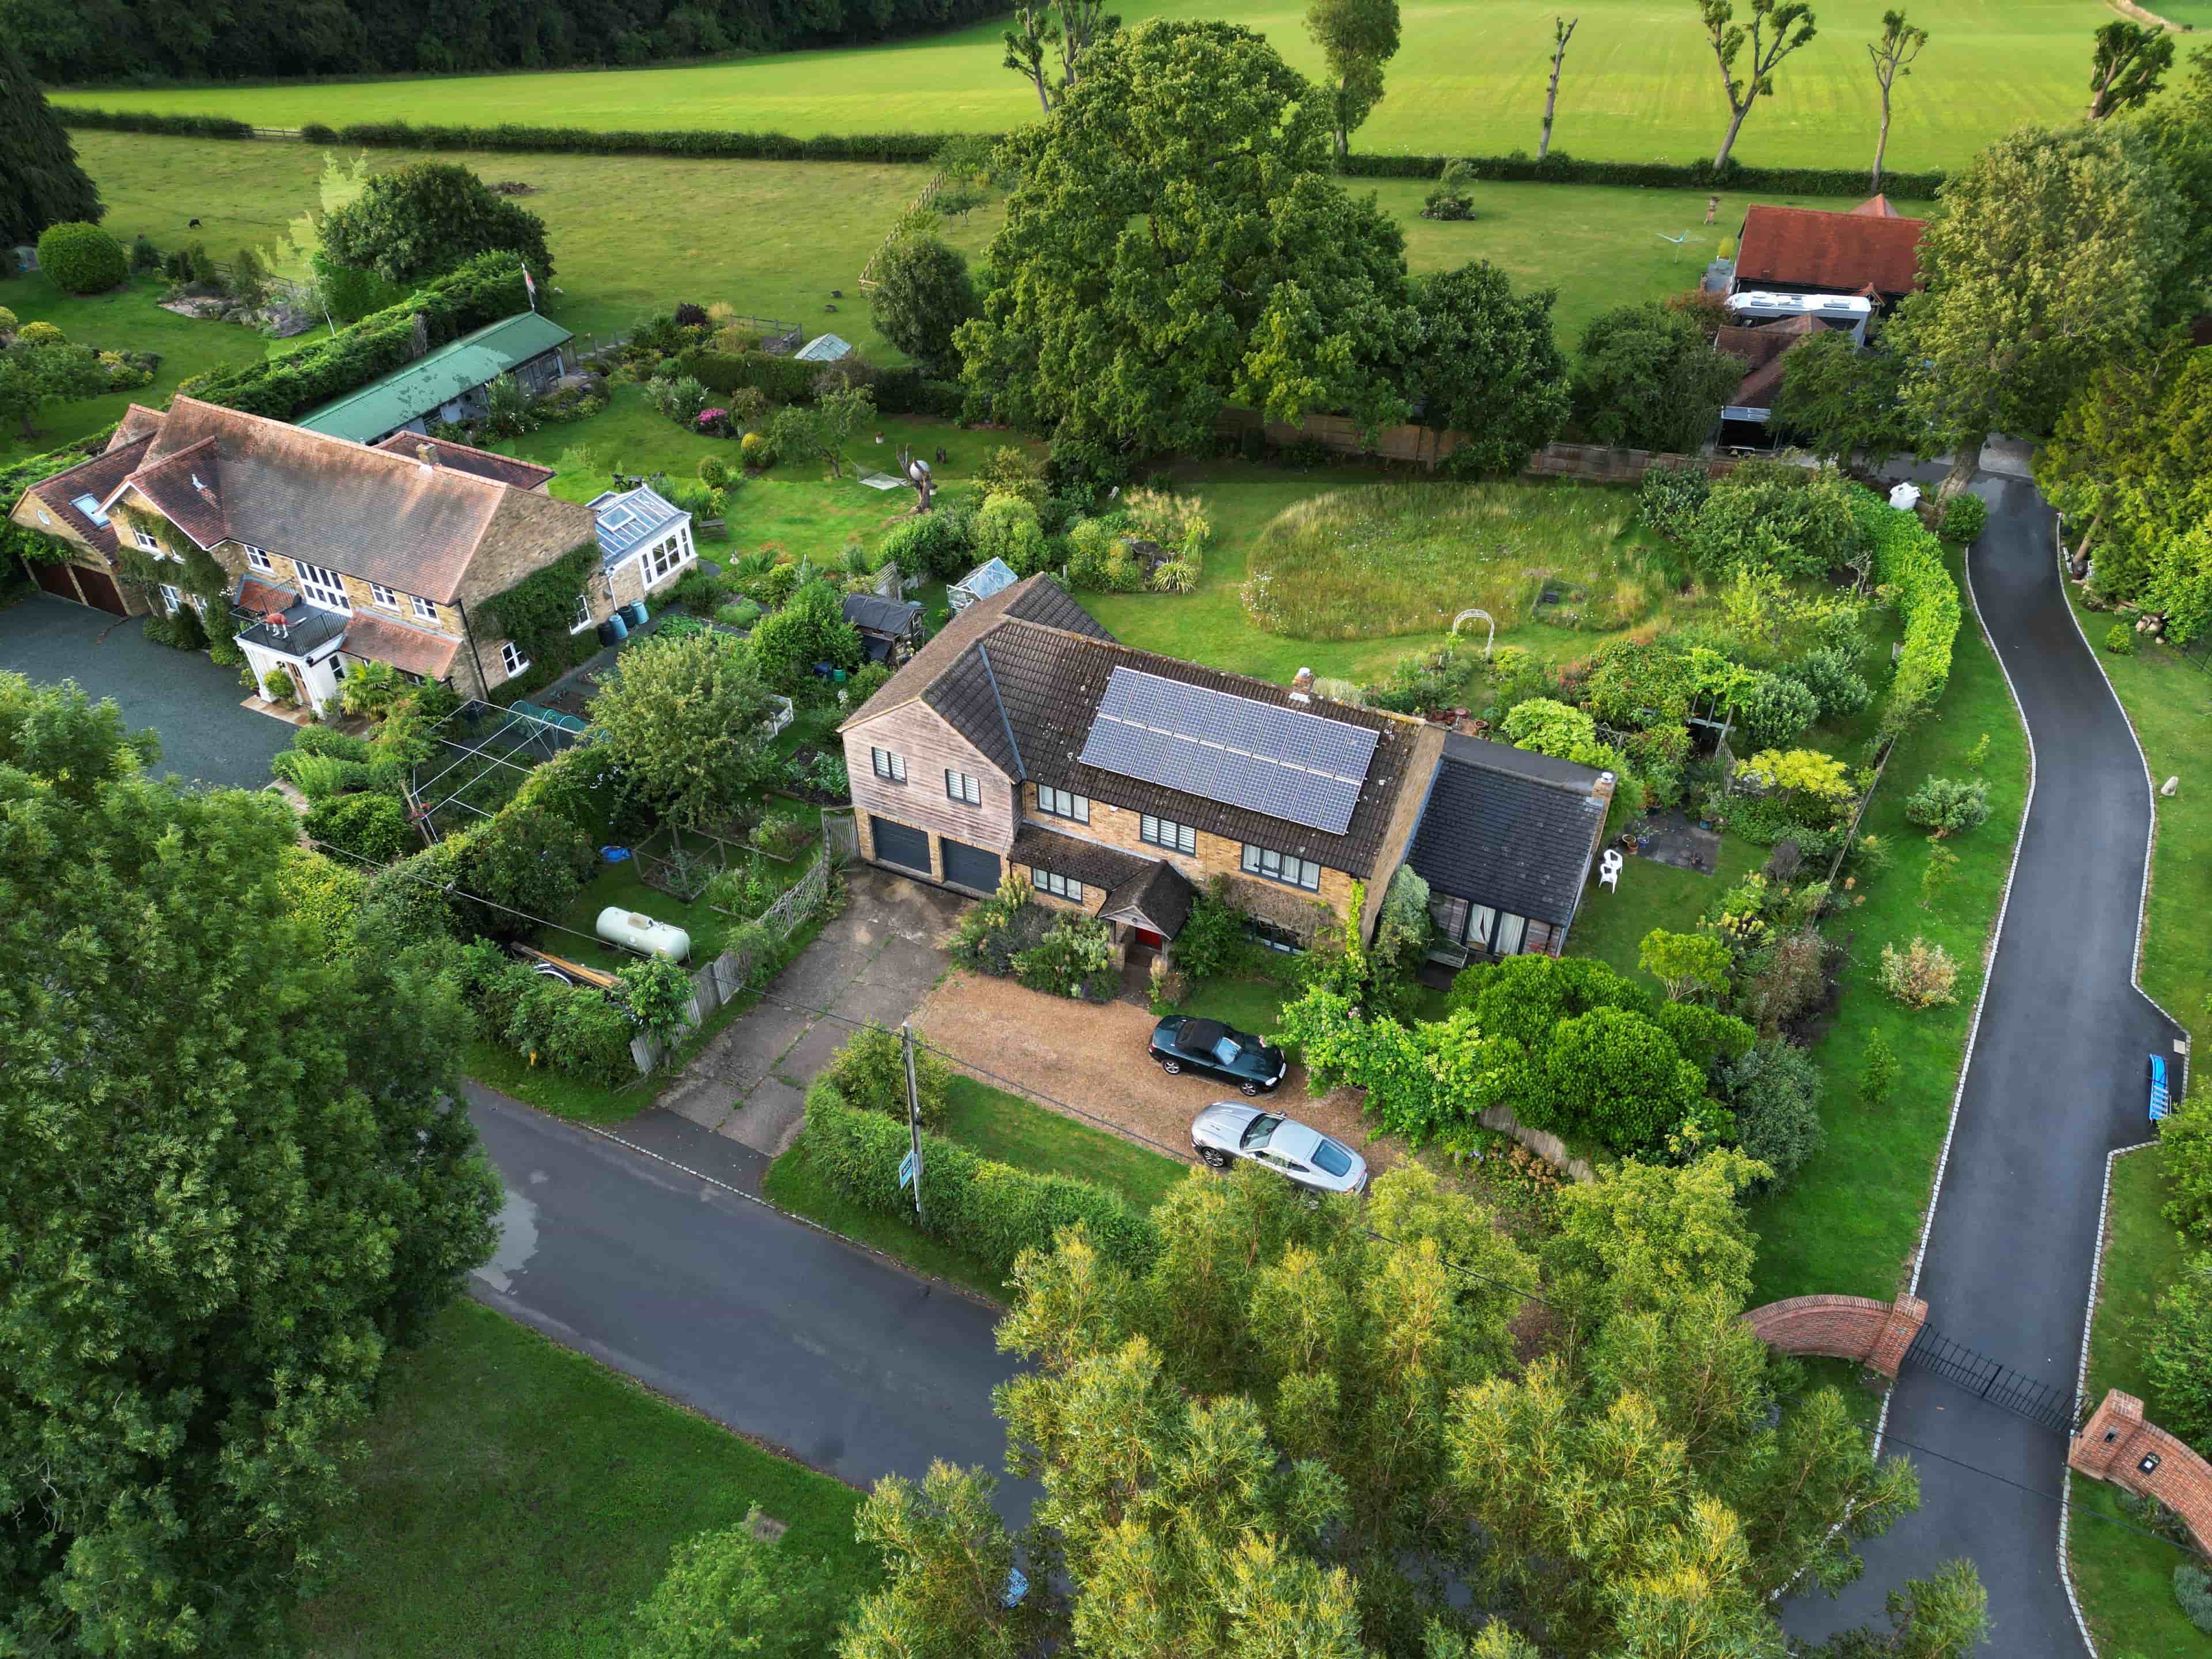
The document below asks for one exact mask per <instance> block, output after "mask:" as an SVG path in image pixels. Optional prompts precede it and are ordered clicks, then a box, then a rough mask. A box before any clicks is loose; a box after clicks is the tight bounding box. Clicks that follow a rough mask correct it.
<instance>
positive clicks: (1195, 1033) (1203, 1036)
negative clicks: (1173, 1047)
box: [1176, 1019, 1229, 1048]
mask: <svg viewBox="0 0 2212 1659" xmlns="http://www.w3.org/2000/svg"><path fill="white" fill-rule="evenodd" d="M1228 1033H1229V1028H1228V1027H1227V1026H1226V1025H1224V1024H1222V1023H1221V1022H1220V1021H1219V1020H1218V1019H1187V1020H1185V1021H1183V1023H1182V1030H1180V1031H1178V1032H1177V1033H1176V1037H1177V1039H1178V1040H1179V1041H1181V1042H1182V1044H1183V1046H1184V1047H1185V1048H1212V1047H1213V1045H1214V1044H1215V1043H1217V1042H1220V1041H1221V1039H1222V1038H1223V1037H1225V1036H1227V1035H1228Z"/></svg>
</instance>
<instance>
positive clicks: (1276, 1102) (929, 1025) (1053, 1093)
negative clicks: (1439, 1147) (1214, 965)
mask: <svg viewBox="0 0 2212 1659" xmlns="http://www.w3.org/2000/svg"><path fill="white" fill-rule="evenodd" d="M914 1024H915V1030H918V1031H920V1032H921V1033H922V1035H923V1036H927V1038H928V1039H929V1040H930V1041H931V1042H933V1043H934V1044H936V1045H937V1047H939V1048H941V1049H944V1050H945V1051H946V1052H947V1053H948V1054H950V1055H951V1056H952V1057H953V1060H954V1063H955V1064H956V1065H958V1064H961V1063H962V1062H963V1061H964V1062H966V1064H965V1065H963V1067H962V1069H963V1070H972V1071H974V1072H975V1074H976V1075H977V1076H979V1077H981V1078H982V1079H983V1080H984V1081H986V1082H994V1081H1000V1080H1001V1079H1003V1080H1004V1081H1006V1082H1011V1083H1013V1084H1017V1085H1020V1086H1021V1087H1022V1088H1024V1089H1026V1090H1028V1091H1030V1092H1031V1094H1032V1097H1034V1096H1037V1095H1042V1096H1044V1097H1046V1098H1045V1099H1044V1101H1042V1102H1041V1103H1042V1104H1047V1105H1049V1104H1050V1103H1052V1102H1053V1101H1065V1102H1066V1103H1067V1104H1069V1105H1071V1106H1074V1107H1078V1108H1079V1109H1082V1110H1083V1111H1085V1112H1088V1113H1091V1114H1092V1115H1095V1116H1097V1117H1098V1118H1100V1119H1103V1121H1105V1122H1106V1123H1107V1124H1108V1125H1109V1126H1110V1127H1113V1128H1115V1129H1116V1130H1119V1131H1120V1132H1121V1133H1124V1134H1126V1135H1128V1136H1129V1137H1131V1138H1132V1139H1139V1140H1151V1141H1156V1142H1158V1143H1159V1144H1160V1145H1161V1146H1165V1147H1167V1148H1169V1149H1170V1150H1172V1151H1173V1152H1174V1153H1175V1154H1176V1156H1177V1157H1180V1158H1188V1157H1189V1156H1190V1121H1191V1119H1193V1118H1194V1117H1196V1116H1197V1115H1199V1113H1200V1111H1202V1110H1204V1109H1205V1108H1206V1105H1207V1104H1208V1103H1210V1102H1212V1101H1216V1100H1223V1099H1228V1098H1232V1097H1234V1096H1235V1091H1233V1090H1231V1088H1230V1087H1229V1085H1226V1084H1225V1083H1222V1082H1220V1081H1218V1079H1212V1078H1203V1077H1194V1076H1191V1075H1188V1074H1186V1075H1184V1076H1182V1077H1170V1076H1169V1075H1168V1074H1167V1073H1164V1072H1163V1071H1161V1070H1160V1068H1159V1067H1158V1066H1155V1065H1154V1064H1153V1063H1152V1060H1150V1059H1149V1058H1147V1057H1146V1053H1145V1043H1146V1039H1147V1038H1148V1037H1150V1036H1152V1026H1153V1024H1155V1022H1154V1020H1153V1018H1152V1015H1151V1014H1150V1013H1148V1012H1146V1010H1144V1009H1142V1008H1138V1007H1133V1006H1131V1005H1129V1004H1128V1003H1126V1002H1109V1003H1106V1004H1104V1005H1103V1006H1092V1005H1091V1004H1090V1003H1086V1002H1071V1001H1069V1000H1067V999H1066V998H1064V997H1054V996H1047V995H1045V994H1043V993H1042V992H1040V991H1031V990H1029V989H1027V988H1025V987H1023V986H1020V985H1018V984H1016V983H1015V982H1014V981H1012V980H1010V979H993V978H991V977H989V976H988V975H981V974H969V973H955V974H953V975H951V976H950V977H949V978H947V979H946V980H945V981H944V982H943V983H942V984H940V985H939V986H938V987H937V988H936V989H935V990H933V992H931V993H930V994H929V996H928V998H927V1000H925V1001H924V1002H923V1003H922V1005H921V1007H919V1008H917V1009H916V1010H915V1013H914ZM994 1073H995V1074H996V1075H995V1076H994V1075H993V1074H994ZM1261 1099H1262V1100H1263V1101H1264V1102H1265V1103H1267V1105H1269V1106H1270V1107H1273V1108H1274V1109H1277V1110H1279V1111H1281V1112H1283V1113H1284V1114H1285V1115H1288V1116H1291V1117H1295V1118H1297V1119H1299V1120H1300V1121H1303V1122H1306V1123H1310V1124H1311V1125H1313V1127H1316V1129H1325V1130H1327V1131H1328V1133H1330V1134H1333V1135H1334V1136H1335V1137H1336V1138H1337V1139H1340V1140H1341V1141H1343V1142H1344V1143H1345V1145H1346V1146H1351V1147H1352V1148H1354V1149H1355V1150H1357V1151H1358V1152H1359V1153H1360V1154H1361V1156H1363V1157H1364V1158H1366V1160H1367V1162H1368V1164H1370V1166H1371V1167H1372V1168H1373V1169H1374V1170H1376V1173H1377V1174H1380V1173H1381V1172H1382V1171H1383V1170H1388V1169H1390V1168H1392V1167H1393V1166H1395V1164H1398V1163H1399V1162H1400V1161H1401V1152H1400V1150H1399V1148H1398V1147H1397V1146H1395V1144H1393V1143H1392V1142H1390V1141H1387V1140H1382V1141H1376V1143H1375V1144H1374V1145H1372V1146H1370V1145H1368V1142H1367V1135H1368V1131H1369V1125H1368V1122H1367V1121H1366V1119H1365V1118H1364V1116H1362V1115H1361V1114H1360V1109H1359V1106H1360V1096H1359V1094H1358V1091H1356V1090H1350V1089H1339V1090H1337V1091H1335V1092H1334V1093H1333V1094H1328V1095H1323V1096H1322V1097H1319V1098H1316V1097H1314V1096H1312V1095H1310V1094H1309V1093H1307V1091H1306V1074H1305V1068H1304V1066H1291V1074H1290V1076H1288V1077H1287V1078H1285V1079H1283V1086H1282V1087H1281V1088H1279V1089H1278V1090H1276V1091H1275V1092H1274V1093H1273V1095H1266V1096H1262V1097H1261Z"/></svg>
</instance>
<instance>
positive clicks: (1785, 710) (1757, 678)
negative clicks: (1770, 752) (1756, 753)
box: [1735, 674, 1820, 749]
mask: <svg viewBox="0 0 2212 1659" xmlns="http://www.w3.org/2000/svg"><path fill="white" fill-rule="evenodd" d="M1735 718H1736V724H1737V725H1738V726H1741V728H1742V730H1743V734H1744V736H1745V737H1746V738H1747V739H1749V740H1750V743H1751V744H1752V746H1753V748H1757V749H1779V748H1781V747H1782V746H1783V745H1784V744H1786V743H1788V742H1789V741H1790V739H1791V738H1794V737H1796V736H1797V734H1798V733H1799V732H1802V731H1803V730H1804V729H1805V728H1806V727H1807V726H1810V725H1812V723H1813V722H1814V720H1818V719H1819V718H1820V702H1819V700H1818V699H1817V698H1816V697H1814V695H1813V693H1812V692H1811V691H1810V690H1808V689H1807V688H1806V687H1804V686H1803V685H1801V684H1798V683H1797V682H1796V680H1793V679H1785V678H1783V677H1782V676H1781V675H1779V674H1754V675H1753V676H1752V678H1751V683H1750V684H1748V685H1747V686H1746V687H1745V688H1744V690H1743V692H1742V694H1741V696H1739V698H1738V699H1737V701H1736V706H1735Z"/></svg>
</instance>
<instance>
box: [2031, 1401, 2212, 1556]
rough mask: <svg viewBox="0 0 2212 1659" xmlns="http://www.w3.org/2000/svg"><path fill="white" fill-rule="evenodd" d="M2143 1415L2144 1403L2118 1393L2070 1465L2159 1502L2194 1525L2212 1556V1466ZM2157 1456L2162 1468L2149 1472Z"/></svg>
mask: <svg viewBox="0 0 2212 1659" xmlns="http://www.w3.org/2000/svg"><path fill="white" fill-rule="evenodd" d="M2142 1410H2143V1408H2142V1401H2140V1400H2138V1399H2136V1397H2135V1396H2134V1395H2131V1394H2122V1393H2121V1392H2120V1391H2119V1390H2118V1389H2113V1390H2112V1392H2110V1393H2109V1394H2107V1395H2106V1396H2105V1398H2104V1400H2103V1401H2102V1402H2101V1403H2100V1404H2099V1406H2098V1407H2097V1409H2096V1410H2095V1411H2094V1412H2093V1413H2091V1414H2090V1418H2089V1421H2088V1423H2087V1425H2086V1426H2084V1427H2083V1429H2082V1431H2081V1433H2079V1434H2077V1435H2075V1437H2074V1443H2073V1445H2072V1446H2071V1448H2069V1450H2068V1452H2067V1454H2066V1461H2067V1462H2068V1463H2069V1464H2070V1465H2072V1466H2073V1467H2074V1468H2076V1469H2078V1470H2080V1471H2081V1473H2082V1474H2086V1475H2087V1476H2089V1477H2090V1478H2091V1479H2093V1480H2109V1481H2111V1482H2112V1484H2113V1485H2114V1486H2119V1487H2122V1488H2124V1490H2126V1491H2128V1492H2134V1493H2136V1495H2137V1496H2139V1497H2145V1498H2157V1499H2158V1500H2159V1502H2160V1503H2161V1504H2165V1505H2166V1508H2168V1509H2170V1510H2172V1511H2173V1512H2174V1513H2175V1514H2176V1515H2178V1516H2180V1517H2181V1518H2182V1520H2184V1521H2185V1522H2187V1523H2188V1526H2189V1530H2190V1534H2191V1536H2193V1537H2194V1538H2195V1539H2196V1540H2197V1547H2198V1548H2199V1549H2201V1550H2203V1551H2205V1552H2206V1553H2208V1554H2212V1463H2207V1462H2205V1461H2204V1460H2203V1458H2202V1457H2200V1456H2198V1455H2197V1453H2196V1452H2195V1451H2193V1450H2191V1449H2190V1447H2189V1446H2188V1445H2187V1444H2186V1443H2185V1442H2182V1441H2180V1440H2177V1439H2175V1438H2174V1437H2173V1436H2172V1435H2170V1434H2168V1433H2167V1432H2166V1431H2165V1430H2164V1429H2161V1428H2160V1427H2159V1426H2158V1425H2157V1424H2155V1423H2146V1422H2144V1421H2143V1414H2142ZM2153 1457H2154V1458H2156V1459H2157V1460H2158V1462H2157V1467H2156V1468H2151V1469H2145V1468H2143V1467H2142V1464H2143V1462H2144V1460H2145V1459H2146V1458H2153Z"/></svg>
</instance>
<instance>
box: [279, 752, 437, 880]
mask: <svg viewBox="0 0 2212 1659" xmlns="http://www.w3.org/2000/svg"><path fill="white" fill-rule="evenodd" d="M331 764H332V765H341V764H343V763H342V762H331ZM307 834H308V836H309V837H310V838H311V839H313V840H315V841H319V842H328V843H329V844H330V845H331V846H332V847H335V848H339V849H340V850H341V851H343V852H347V853H350V854H353V855H354V856H355V857H356V858H361V859H367V860H368V861H369V862H370V863H372V864H389V863H391V862H392V860H394V859H397V858H399V857H401V856H402V855H403V854H407V853H410V852H412V851H414V850H415V848H416V847H418V846H419V845H420V844H421V838H420V837H419V836H416V833H415V831H414V830H413V829H411V828H410V827H409V825H408V823H407V809H406V808H405V807H404V805H401V804H400V803H399V800H398V798H397V797H395V796H392V795H382V794H372V795H339V796H337V797H335V798H333V799H329V800H325V801H323V802H321V803H320V804H319V805H317V806H316V807H315V808H314V810H313V811H310V812H309V813H308V814H307Z"/></svg>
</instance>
